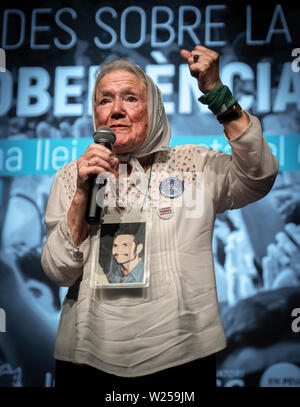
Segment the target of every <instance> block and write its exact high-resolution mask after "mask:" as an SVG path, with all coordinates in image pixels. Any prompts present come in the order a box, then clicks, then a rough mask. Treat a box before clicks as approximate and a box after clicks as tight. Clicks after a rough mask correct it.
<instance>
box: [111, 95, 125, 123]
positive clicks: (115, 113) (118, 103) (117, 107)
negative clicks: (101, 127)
mask: <svg viewBox="0 0 300 407" xmlns="http://www.w3.org/2000/svg"><path fill="white" fill-rule="evenodd" d="M124 115H125V113H124V109H123V102H122V100H121V98H118V97H117V98H115V100H114V103H113V105H112V111H111V116H112V117H114V118H115V117H123V116H124Z"/></svg>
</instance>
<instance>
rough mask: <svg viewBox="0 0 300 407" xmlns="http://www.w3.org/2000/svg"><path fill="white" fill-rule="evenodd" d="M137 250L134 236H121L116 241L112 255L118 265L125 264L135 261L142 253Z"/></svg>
mask: <svg viewBox="0 0 300 407" xmlns="http://www.w3.org/2000/svg"><path fill="white" fill-rule="evenodd" d="M138 246H140V245H138ZM137 249H138V248H137V247H136V244H135V242H134V237H133V235H119V236H116V237H115V239H114V243H113V249H112V254H113V256H114V258H115V260H116V262H117V263H119V264H125V263H128V262H129V261H132V260H135V258H136V257H137V256H138V251H140V250H137Z"/></svg>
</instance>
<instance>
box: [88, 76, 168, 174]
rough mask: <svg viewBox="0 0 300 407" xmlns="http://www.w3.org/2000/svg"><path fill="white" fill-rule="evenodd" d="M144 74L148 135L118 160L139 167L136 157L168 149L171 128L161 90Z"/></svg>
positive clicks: (94, 121)
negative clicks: (146, 89) (141, 142)
mask: <svg viewBox="0 0 300 407" xmlns="http://www.w3.org/2000/svg"><path fill="white" fill-rule="evenodd" d="M144 75H145V79H146V82H147V88H148V135H147V137H146V140H145V141H144V143H143V144H142V145H141V146H140V147H139V148H138V149H137V150H136V151H134V152H132V153H126V154H120V155H118V158H119V160H120V161H128V162H129V163H130V164H131V166H132V167H137V168H136V169H138V167H140V165H139V163H138V160H137V158H139V157H144V156H146V155H149V154H152V153H155V152H157V151H163V150H168V149H169V144H170V138H171V129H170V124H169V120H168V118H167V115H166V112H165V108H164V104H163V97H162V94H161V91H160V90H159V88H158V87H157V86H156V84H155V83H154V82H153V80H152V79H151V78H150V76H148V75H146V74H145V73H144ZM95 93H96V86H94V90H93V103H94V100H95ZM94 110H95V109H94V106H93V109H92V111H93V124H94V130H96V119H95V112H94Z"/></svg>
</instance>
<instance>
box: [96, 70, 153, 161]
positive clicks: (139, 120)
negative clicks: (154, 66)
mask: <svg viewBox="0 0 300 407" xmlns="http://www.w3.org/2000/svg"><path fill="white" fill-rule="evenodd" d="M95 116H96V125H97V127H100V126H108V127H111V128H112V129H113V130H114V132H115V133H116V137H117V139H116V142H115V144H114V145H113V149H112V151H113V152H114V153H115V154H124V153H128V152H133V151H135V150H137V148H138V147H139V146H141V145H142V144H143V143H144V141H145V139H146V137H147V134H148V94H147V86H146V84H145V82H144V81H143V80H142V79H141V78H139V77H138V76H136V75H134V74H133V73H131V72H127V71H124V70H117V71H112V72H110V73H107V74H106V75H105V76H104V77H103V78H102V79H101V80H100V82H99V85H98V88H97V90H96V115H95Z"/></svg>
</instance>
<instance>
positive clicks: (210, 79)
mask: <svg viewBox="0 0 300 407" xmlns="http://www.w3.org/2000/svg"><path fill="white" fill-rule="evenodd" d="M180 55H181V56H182V58H183V59H184V60H185V61H186V62H187V63H188V64H189V68H190V72H191V75H192V76H194V77H195V78H196V79H198V86H199V89H200V91H201V92H203V93H207V92H209V91H210V90H212V89H213V88H214V87H215V86H217V85H220V84H222V82H221V79H220V75H219V54H218V53H217V52H215V51H212V50H210V49H208V48H205V47H203V46H201V45H196V47H195V49H194V50H193V51H191V52H190V51H187V50H186V49H182V50H181V51H180ZM194 55H198V56H199V58H198V60H197V61H196V62H195V61H194Z"/></svg>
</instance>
